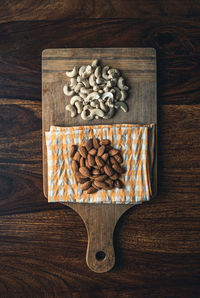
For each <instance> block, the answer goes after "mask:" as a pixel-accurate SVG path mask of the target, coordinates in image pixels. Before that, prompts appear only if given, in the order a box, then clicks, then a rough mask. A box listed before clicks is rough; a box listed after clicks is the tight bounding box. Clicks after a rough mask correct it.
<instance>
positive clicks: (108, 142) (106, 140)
mask: <svg viewBox="0 0 200 298" xmlns="http://www.w3.org/2000/svg"><path fill="white" fill-rule="evenodd" d="M100 145H110V140H108V139H104V140H101V141H100Z"/></svg>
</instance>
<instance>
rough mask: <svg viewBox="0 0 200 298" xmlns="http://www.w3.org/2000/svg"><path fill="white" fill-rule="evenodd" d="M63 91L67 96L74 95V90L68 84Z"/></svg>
mask: <svg viewBox="0 0 200 298" xmlns="http://www.w3.org/2000/svg"><path fill="white" fill-rule="evenodd" d="M63 92H64V94H65V95H67V96H72V95H74V90H70V89H69V86H68V85H65V86H64V87H63Z"/></svg>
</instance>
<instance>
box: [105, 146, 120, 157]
mask: <svg viewBox="0 0 200 298" xmlns="http://www.w3.org/2000/svg"><path fill="white" fill-rule="evenodd" d="M108 153H109V155H110V156H115V155H116V154H118V153H119V150H117V149H114V148H113V149H111V150H109V151H108Z"/></svg>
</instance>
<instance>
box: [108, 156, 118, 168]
mask: <svg viewBox="0 0 200 298" xmlns="http://www.w3.org/2000/svg"><path fill="white" fill-rule="evenodd" d="M110 163H111V164H112V165H117V166H118V165H119V164H118V162H117V160H116V159H115V157H113V156H111V157H110Z"/></svg>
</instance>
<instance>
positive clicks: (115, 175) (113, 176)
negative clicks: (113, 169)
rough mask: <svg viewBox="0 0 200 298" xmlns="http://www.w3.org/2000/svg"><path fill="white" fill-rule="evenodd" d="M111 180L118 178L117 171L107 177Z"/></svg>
mask: <svg viewBox="0 0 200 298" xmlns="http://www.w3.org/2000/svg"><path fill="white" fill-rule="evenodd" d="M109 178H110V179H112V180H117V179H118V178H119V175H118V174H117V173H114V174H113V175H112V176H110V177H109Z"/></svg>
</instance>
